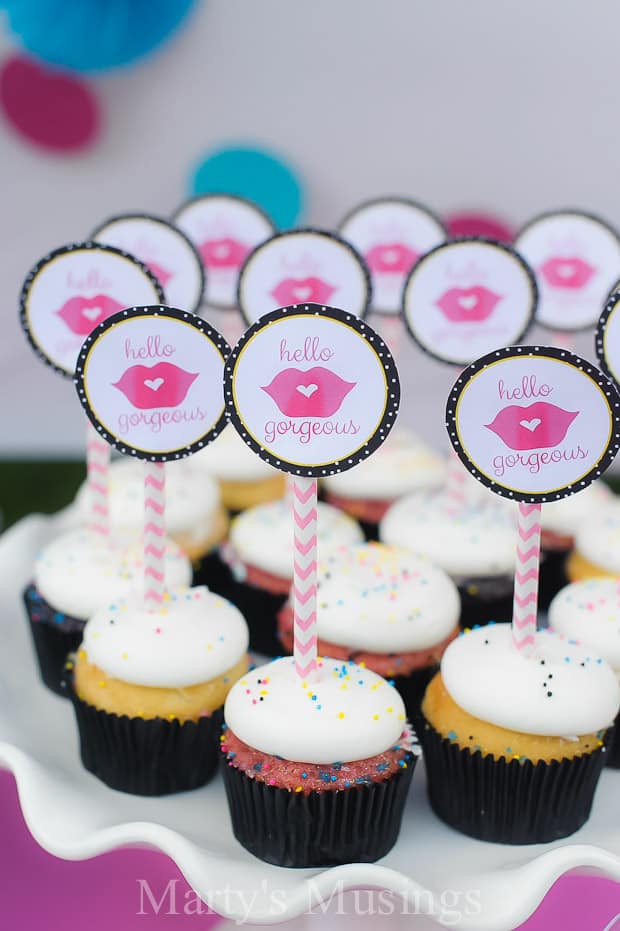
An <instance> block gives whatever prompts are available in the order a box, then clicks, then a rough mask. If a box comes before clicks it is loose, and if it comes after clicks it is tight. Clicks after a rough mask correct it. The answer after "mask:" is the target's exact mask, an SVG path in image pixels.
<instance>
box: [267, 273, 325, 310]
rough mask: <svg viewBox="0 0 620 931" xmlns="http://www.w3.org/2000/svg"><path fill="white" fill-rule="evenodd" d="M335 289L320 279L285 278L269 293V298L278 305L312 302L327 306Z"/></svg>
mask: <svg viewBox="0 0 620 931" xmlns="http://www.w3.org/2000/svg"><path fill="white" fill-rule="evenodd" d="M335 290H336V288H334V287H333V286H332V285H331V284H328V283H327V282H326V281H323V280H322V279H321V278H314V277H310V278H285V279H284V280H283V281H281V282H280V284H279V285H277V287H275V288H274V289H273V290H272V291H271V296H272V297H274V298H275V299H276V301H277V302H278V304H280V305H281V306H282V307H284V306H285V305H286V304H299V303H300V302H301V301H314V302H315V303H316V304H327V302H328V301H329V299H330V297H331V296H332V294H333V293H334V291H335Z"/></svg>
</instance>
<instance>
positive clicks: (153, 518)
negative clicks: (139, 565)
mask: <svg viewBox="0 0 620 931" xmlns="http://www.w3.org/2000/svg"><path fill="white" fill-rule="evenodd" d="M165 535H166V468H165V465H164V463H163V462H145V464H144V539H143V544H144V602H145V605H146V608H147V610H148V611H156V610H157V609H158V608H159V606H160V605H161V604H162V602H163V600H164V586H165V582H166V578H165V571H164V565H165V564H164V554H165V552H166V543H165Z"/></svg>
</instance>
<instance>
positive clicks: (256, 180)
mask: <svg viewBox="0 0 620 931" xmlns="http://www.w3.org/2000/svg"><path fill="white" fill-rule="evenodd" d="M191 193H192V194H236V195H237V196H238V197H245V198H247V200H252V201H254V203H255V204H258V206H259V207H262V209H263V210H264V211H265V213H266V214H268V215H269V216H270V217H271V219H272V220H273V222H274V223H275V225H276V226H277V227H279V228H280V229H287V228H288V227H291V226H294V225H295V223H296V221H297V220H298V219H299V217H300V214H301V212H302V207H303V200H304V196H303V190H302V184H301V181H300V179H299V178H298V177H297V176H296V174H295V173H294V172H293V170H292V169H291V168H290V167H289V166H288V165H287V164H286V163H285V162H283V161H282V159H281V158H279V157H278V156H276V155H272V154H271V153H269V152H265V151H264V150H262V149H255V148H251V147H249V146H248V147H245V146H243V147H242V146H239V147H235V148H226V149H218V150H217V151H215V152H212V153H211V155H208V156H207V157H206V158H205V160H204V161H203V162H202V163H201V164H200V165H199V167H198V168H197V169H196V172H195V174H194V177H193V179H192V184H191Z"/></svg>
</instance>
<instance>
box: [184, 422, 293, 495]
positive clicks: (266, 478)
mask: <svg viewBox="0 0 620 931" xmlns="http://www.w3.org/2000/svg"><path fill="white" fill-rule="evenodd" d="M192 466H193V467H194V468H195V469H196V471H198V472H199V473H200V474H202V475H208V476H211V477H212V478H213V479H215V481H216V482H217V484H218V486H219V490H220V495H221V499H222V503H223V504H224V506H225V507H226V508H228V510H229V511H232V512H233V513H239V511H245V510H246V509H247V508H251V507H255V506H256V505H257V504H265V503H266V502H268V501H275V500H276V499H277V498H282V497H283V496H284V493H285V490H286V476H285V475H284V473H283V472H279V471H278V470H277V469H274V468H273V466H270V465H269V463H268V462H265V461H264V460H263V459H261V458H260V457H259V456H257V455H256V453H254V452H252V450H251V449H250V448H249V446H247V445H246V444H245V443H244V442H243V440H242V439H241V437H240V436H239V434H238V433H237V431H236V430H235V428H234V427H232V426H230V425H228V426H227V427H226V428H225V429H224V430H223V431H222V432H221V433H220V435H219V436H218V437H217V438H216V439H215V440H214V441H213V442H212V443H209V445H208V446H206V447H205V448H204V449H202V450H200V452H198V453H196V455H195V456H193V457H192Z"/></svg>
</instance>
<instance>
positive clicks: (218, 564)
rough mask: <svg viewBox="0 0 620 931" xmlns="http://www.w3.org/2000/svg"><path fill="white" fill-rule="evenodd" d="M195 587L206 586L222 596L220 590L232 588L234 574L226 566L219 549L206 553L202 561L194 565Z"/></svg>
mask: <svg viewBox="0 0 620 931" xmlns="http://www.w3.org/2000/svg"><path fill="white" fill-rule="evenodd" d="M193 569H194V582H193V584H194V585H206V586H207V588H208V589H210V590H211V591H212V592H215V594H216V595H219V594H221V591H220V589H222V588H225V587H226V586H230V584H231V581H232V572H231V571H230V567H229V566H227V565H226V563H225V562H224V560H223V559H222V557H221V556H220V554H219V552H218V550H217V549H215V550H211V552H210V553H206V554H205V555H204V556H203V557H202V558H201V559H199V560H197V561H196V562H195V563H194V565H193Z"/></svg>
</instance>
